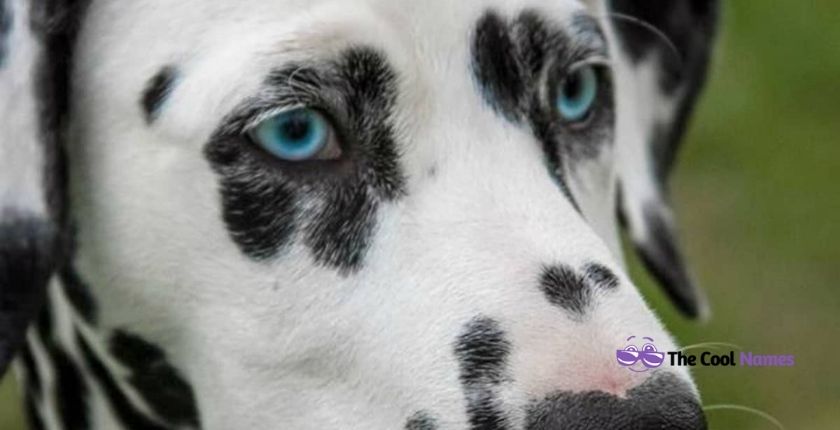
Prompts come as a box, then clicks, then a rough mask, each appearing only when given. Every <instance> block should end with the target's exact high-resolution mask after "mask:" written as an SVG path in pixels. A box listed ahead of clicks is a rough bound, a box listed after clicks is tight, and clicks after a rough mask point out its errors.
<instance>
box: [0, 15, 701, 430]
mask: <svg viewBox="0 0 840 430" xmlns="http://www.w3.org/2000/svg"><path fill="white" fill-rule="evenodd" d="M716 17H717V2H716V1H714V0H614V1H601V0H585V1H583V0H474V1H443V0H423V1H417V0H412V1H408V0H236V1H233V0H182V1H164V0H133V1H116V0H86V1H85V0H1V1H0V23H1V24H0V29H2V30H0V370H5V369H6V368H7V367H8V364H9V363H10V361H11V360H12V359H13V358H16V360H15V361H14V363H15V366H14V367H15V368H16V369H17V370H18V372H17V374H18V376H19V378H20V382H21V385H22V386H23V387H24V391H25V393H24V398H25V408H26V411H27V414H28V417H29V420H30V423H31V427H32V428H33V429H68V430H69V429H199V428H202V429H409V430H431V429H474V430H479V429H487V430H489V429H499V430H514V429H534V430H536V429H619V428H620V429H652V428H658V429H666V428H667V429H702V428H706V422H705V418H704V415H703V412H702V406H701V405H702V403H701V400H700V396H699V393H698V391H697V389H696V387H695V385H694V383H693V382H692V379H691V377H690V375H689V373H688V371H687V369H685V368H681V367H672V366H669V365H668V364H667V363H665V365H662V366H661V367H657V368H656V369H651V370H650V371H647V372H632V371H629V370H628V369H627V368H625V367H623V366H621V365H620V364H619V363H616V350H617V349H620V348H623V347H624V345H625V344H626V343H627V340H628V339H630V336H637V338H638V339H640V340H641V339H642V337H647V338H650V339H655V347H656V348H658V351H671V350H675V349H678V346H676V344H675V341H674V340H673V339H672V338H671V337H670V336H669V334H668V333H667V331H666V330H665V328H664V327H663V325H662V324H661V323H660V322H659V320H658V319H657V317H656V316H655V315H654V313H653V312H652V310H651V309H650V308H649V306H648V305H647V304H646V303H645V301H644V300H643V299H642V296H641V295H640V293H639V292H638V291H637V289H636V288H635V287H634V285H633V283H632V281H631V280H630V279H629V278H628V276H627V274H626V270H625V267H624V263H623V257H622V249H621V246H620V243H621V241H620V233H621V231H622V228H623V230H624V231H626V232H627V235H628V237H629V240H630V242H631V243H632V244H633V246H634V247H635V250H636V251H638V252H639V254H640V255H641V257H642V260H643V261H644V262H645V263H646V264H647V266H648V267H649V269H650V270H651V272H652V273H653V274H654V275H655V276H656V278H658V279H659V280H660V281H661V284H662V285H663V286H664V288H665V290H666V292H667V293H668V295H669V297H671V298H672V299H673V302H674V303H675V304H676V305H677V306H678V308H679V309H681V310H682V311H683V312H684V313H685V314H686V315H687V316H689V317H703V316H705V315H706V314H707V307H706V305H705V301H704V299H703V295H702V294H701V293H700V292H699V291H698V289H697V288H695V287H694V286H693V284H692V282H691V277H690V276H689V273H688V270H687V269H686V267H685V265H684V264H683V262H682V259H681V256H680V251H679V248H678V243H677V238H676V235H675V221H674V220H673V218H672V215H671V210H670V208H669V206H668V198H667V194H666V189H667V188H666V179H667V176H668V172H669V171H670V170H671V166H672V164H673V160H674V157H675V152H676V148H677V146H678V143H679V141H680V139H681V137H682V134H683V130H684V128H685V126H686V124H687V121H688V120H689V117H690V115H691V111H692V107H693V106H694V104H695V101H696V100H697V97H698V94H699V93H700V90H701V88H702V84H703V81H704V80H705V74H706V68H707V63H708V61H709V57H710V51H711V49H712V45H713V41H714V36H715V27H716V25H715V24H716ZM622 226H623V227H622ZM645 348H648V346H645ZM646 351H647V350H646ZM625 355H627V354H625ZM649 356H654V355H650V354H649Z"/></svg>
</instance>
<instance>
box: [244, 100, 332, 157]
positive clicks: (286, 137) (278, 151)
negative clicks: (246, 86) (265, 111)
mask: <svg viewBox="0 0 840 430" xmlns="http://www.w3.org/2000/svg"><path fill="white" fill-rule="evenodd" d="M249 135H250V137H251V139H252V140H253V141H254V142H255V143H256V144H257V145H259V146H260V147H262V148H263V149H265V150H266V151H268V152H269V153H270V154H271V155H274V156H275V157H277V158H280V159H282V160H286V161H303V160H329V159H335V158H338V157H339V156H340V155H341V150H340V148H339V147H338V144H337V142H336V137H335V130H334V128H333V126H332V124H331V123H330V121H329V120H328V119H327V118H326V117H325V116H324V115H323V114H321V113H320V112H318V111H317V110H314V109H307V108H299V109H293V110H289V111H285V112H280V113H278V114H275V115H272V116H269V117H267V118H265V119H263V120H262V121H260V122H259V123H258V124H257V125H256V126H255V127H254V128H253V129H252V130H251V131H250V132H249Z"/></svg>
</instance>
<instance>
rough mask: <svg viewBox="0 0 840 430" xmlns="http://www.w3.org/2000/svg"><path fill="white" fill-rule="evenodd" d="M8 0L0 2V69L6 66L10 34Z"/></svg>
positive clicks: (10, 16) (10, 20)
mask: <svg viewBox="0 0 840 430" xmlns="http://www.w3.org/2000/svg"><path fill="white" fill-rule="evenodd" d="M8 1H9V0H0V69H2V68H3V66H4V65H5V64H6V56H7V55H8V49H9V45H8V41H7V40H8V37H9V35H10V34H11V32H12V22H13V21H12V19H13V18H14V17H13V16H12V8H11V5H9V4H7V3H8Z"/></svg>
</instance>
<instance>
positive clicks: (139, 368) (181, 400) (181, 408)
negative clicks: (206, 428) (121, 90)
mask: <svg viewBox="0 0 840 430" xmlns="http://www.w3.org/2000/svg"><path fill="white" fill-rule="evenodd" d="M109 349H110V352H111V354H112V356H113V357H114V358H115V359H117V360H119V361H120V362H121V363H122V364H123V365H124V366H126V367H127V368H128V369H130V370H131V375H130V376H129V378H128V381H129V382H130V383H131V384H132V385H133V386H134V388H135V389H136V390H137V392H138V393H139V394H140V396H141V397H143V399H144V400H145V401H146V403H147V404H149V406H150V407H151V408H152V410H153V411H154V412H155V413H156V414H157V415H158V416H159V417H161V418H162V419H163V420H164V421H166V422H167V423H169V424H172V425H177V426H190V427H193V428H198V427H200V426H199V419H198V411H197V409H196V402H195V396H194V395H193V391H192V387H190V385H189V384H188V383H187V382H186V381H185V380H184V378H183V377H182V376H181V374H180V372H178V370H177V369H175V367H173V366H172V365H171V364H170V363H169V362H168V361H167V359H166V354H164V352H163V350H161V349H160V348H158V347H157V346H155V345H152V344H150V343H148V342H146V341H145V340H143V339H141V338H139V337H138V336H135V335H133V334H129V333H126V332H124V331H119V330H117V331H115V332H114V334H113V336H111V341H110V346H109Z"/></svg>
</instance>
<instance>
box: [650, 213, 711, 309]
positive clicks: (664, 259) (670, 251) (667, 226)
mask: <svg viewBox="0 0 840 430" xmlns="http://www.w3.org/2000/svg"><path fill="white" fill-rule="evenodd" d="M670 214H671V212H670V210H669V208H668V206H667V205H665V204H649V205H647V206H645V209H644V217H643V224H644V226H645V228H644V230H645V234H644V235H643V237H642V238H640V239H638V240H635V245H636V251H637V252H638V254H639V256H640V257H641V259H642V262H643V263H644V265H645V266H646V267H647V269H648V271H649V272H650V273H651V275H653V277H654V278H655V279H656V280H657V281H658V282H659V284H660V285H662V287H663V289H664V290H665V293H666V294H667V295H668V298H669V299H671V301H672V302H673V303H674V305H675V306H676V307H677V309H679V311H680V312H681V313H682V314H683V315H685V316H686V317H688V318H691V319H694V320H700V321H706V320H708V318H709V314H710V311H709V306H708V302H707V301H706V297H705V295H704V294H703V292H702V290H701V289H700V288H698V287H697V284H696V283H695V282H694V279H693V277H692V276H691V274H690V273H689V271H688V266H687V265H686V263H685V260H684V258H683V255H682V252H680V248H679V238H678V236H677V233H676V231H675V229H674V227H673V222H672V217H671V215H670Z"/></svg>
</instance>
